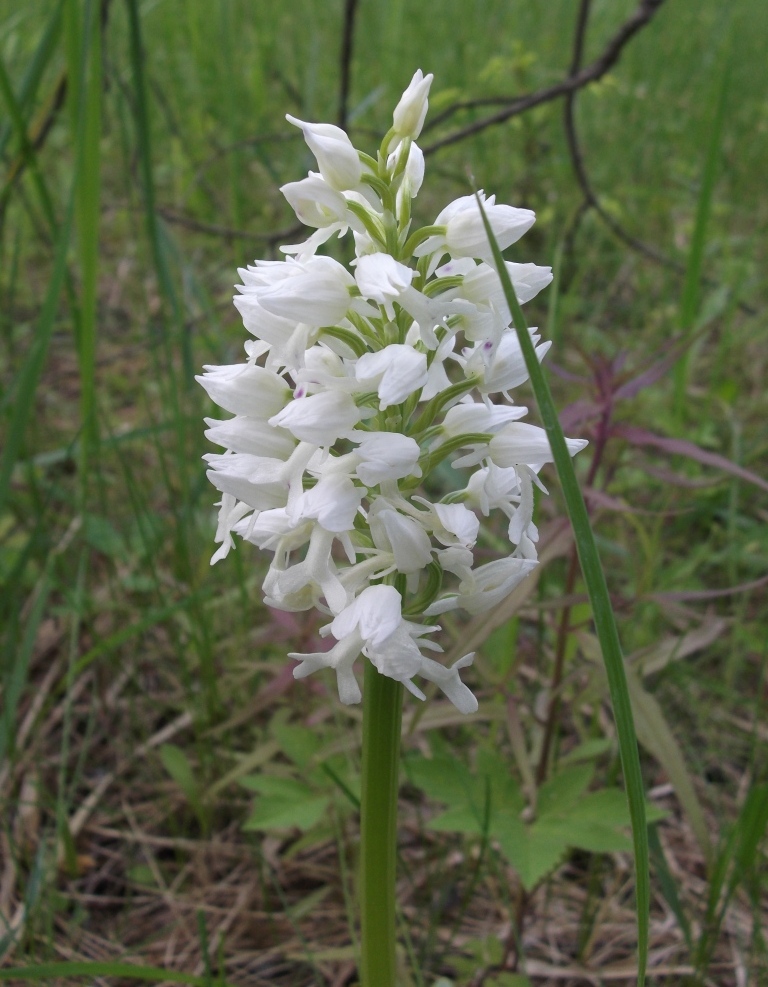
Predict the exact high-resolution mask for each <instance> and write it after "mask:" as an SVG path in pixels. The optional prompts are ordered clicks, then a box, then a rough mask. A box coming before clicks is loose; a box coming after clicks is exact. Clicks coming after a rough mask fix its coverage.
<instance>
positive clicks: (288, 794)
mask: <svg viewBox="0 0 768 987" xmlns="http://www.w3.org/2000/svg"><path fill="white" fill-rule="evenodd" d="M239 783H240V784H241V785H242V786H243V787H244V788H249V789H250V790H251V791H254V792H259V794H261V795H269V796H274V797H275V798H281V799H286V800H289V801H293V800H298V799H303V798H307V797H308V796H312V795H314V794H315V792H313V791H312V789H311V788H309V787H308V786H307V785H305V784H304V783H303V782H301V781H296V779H295V778H277V777H276V776H275V775H246V776H245V777H244V778H240V779H239Z"/></svg>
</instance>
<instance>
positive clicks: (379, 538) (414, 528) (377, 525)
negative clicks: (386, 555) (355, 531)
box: [369, 498, 432, 573]
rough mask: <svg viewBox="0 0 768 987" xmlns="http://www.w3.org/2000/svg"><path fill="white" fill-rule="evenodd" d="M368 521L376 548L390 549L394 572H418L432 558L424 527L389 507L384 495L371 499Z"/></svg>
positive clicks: (430, 544)
mask: <svg viewBox="0 0 768 987" xmlns="http://www.w3.org/2000/svg"><path fill="white" fill-rule="evenodd" d="M380 504H381V505H382V506H381V508H379V505H380ZM369 524H370V527H371V534H372V535H373V540H374V542H375V544H376V546H377V548H383V549H385V550H386V551H389V552H392V555H393V557H394V560H395V566H396V568H397V571H398V572H404V573H411V572H421V570H422V569H423V568H424V567H425V566H426V565H427V564H428V563H429V562H431V561H432V543H431V542H430V540H429V535H427V533H426V531H425V530H424V528H422V526H421V525H420V524H419V523H418V521H415V520H414V519H413V518H410V517H406V516H405V515H403V514H399V513H398V512H397V511H395V510H393V509H392V508H391V507H390V506H388V504H387V502H386V500H384V498H379V499H378V500H376V501H375V503H374V506H373V509H372V510H371V512H370V515H369Z"/></svg>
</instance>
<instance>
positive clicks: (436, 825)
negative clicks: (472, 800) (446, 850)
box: [428, 805, 483, 836]
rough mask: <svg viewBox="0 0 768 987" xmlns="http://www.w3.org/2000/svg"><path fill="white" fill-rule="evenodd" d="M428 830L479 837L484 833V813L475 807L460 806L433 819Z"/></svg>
mask: <svg viewBox="0 0 768 987" xmlns="http://www.w3.org/2000/svg"><path fill="white" fill-rule="evenodd" d="M428 828H429V829H436V830H438V831H441V832H445V833H470V834H477V835H478V836H479V835H480V834H481V833H482V832H483V816H482V811H478V810H477V809H476V808H475V807H474V806H470V805H458V806H456V807H455V808H453V809H448V811H447V812H443V813H441V814H440V815H439V816H436V817H435V818H434V819H432V820H431V821H430V823H429V827H428Z"/></svg>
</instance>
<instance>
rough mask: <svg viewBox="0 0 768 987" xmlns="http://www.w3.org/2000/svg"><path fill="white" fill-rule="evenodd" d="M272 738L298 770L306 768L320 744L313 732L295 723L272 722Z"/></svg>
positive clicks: (319, 739) (318, 738)
mask: <svg viewBox="0 0 768 987" xmlns="http://www.w3.org/2000/svg"><path fill="white" fill-rule="evenodd" d="M272 736H273V737H274V738H275V740H276V741H277V742H278V744H280V749H281V750H282V752H283V754H285V756H286V757H287V758H288V759H289V760H291V761H293V763H294V764H295V765H296V766H297V767H299V768H306V766H307V765H308V764H309V762H310V761H311V759H312V758H313V756H314V755H315V754H316V753H317V750H318V748H319V747H320V743H321V738H320V737H319V736H318V734H317V732H316V731H315V730H310V729H309V728H308V727H302V726H298V725H296V724H295V723H280V722H274V723H273V724H272Z"/></svg>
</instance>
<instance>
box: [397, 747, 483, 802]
mask: <svg viewBox="0 0 768 987" xmlns="http://www.w3.org/2000/svg"><path fill="white" fill-rule="evenodd" d="M405 770H406V773H407V775H408V777H409V779H410V780H411V782H412V783H413V784H414V785H416V786H417V788H420V789H421V790H422V791H423V792H425V793H426V794H427V795H428V796H429V797H430V798H432V799H435V801H436V802H445V803H447V804H448V805H456V804H457V803H461V802H463V801H464V800H465V799H466V797H467V793H468V792H470V791H472V788H473V784H474V782H473V778H472V775H471V774H470V773H469V771H468V770H467V768H466V767H465V766H464V765H463V764H462V763H461V762H460V761H457V760H456V759H455V758H449V757H433V758H426V757H409V758H407V759H406V761H405Z"/></svg>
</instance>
